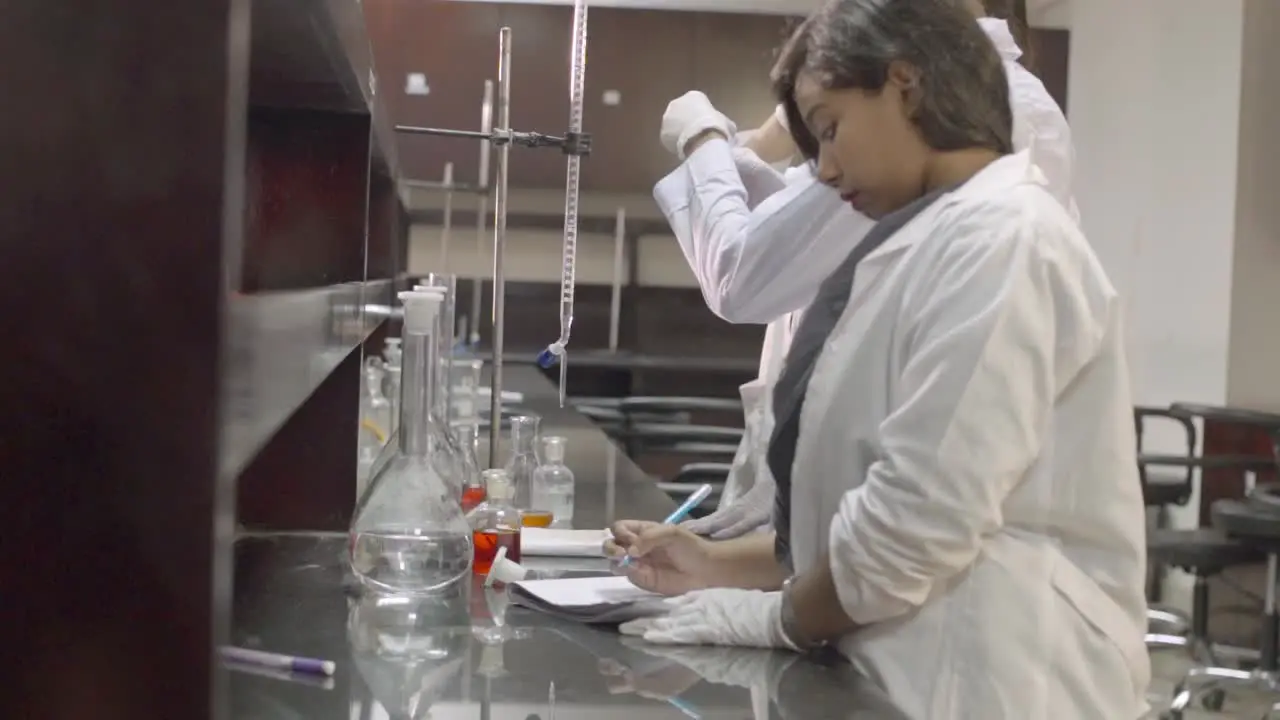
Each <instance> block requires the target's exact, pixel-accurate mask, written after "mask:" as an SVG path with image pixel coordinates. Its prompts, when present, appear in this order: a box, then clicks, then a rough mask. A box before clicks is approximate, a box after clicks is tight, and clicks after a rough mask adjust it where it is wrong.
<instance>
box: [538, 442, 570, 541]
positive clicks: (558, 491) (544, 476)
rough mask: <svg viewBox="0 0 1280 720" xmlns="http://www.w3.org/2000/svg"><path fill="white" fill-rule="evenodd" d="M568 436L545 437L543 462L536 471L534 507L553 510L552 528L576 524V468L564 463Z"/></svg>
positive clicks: (568, 526)
mask: <svg viewBox="0 0 1280 720" xmlns="http://www.w3.org/2000/svg"><path fill="white" fill-rule="evenodd" d="M566 443H567V441H566V440H565V438H563V437H560V436H558V435H550V436H547V437H544V438H542V464H541V465H539V466H538V469H537V470H536V471H534V473H533V506H534V507H536V508H543V509H545V510H549V511H550V512H551V518H552V523H551V525H552V527H558V528H570V527H573V471H572V470H570V469H569V467H568V466H567V465H565V464H564V455H565V445H566Z"/></svg>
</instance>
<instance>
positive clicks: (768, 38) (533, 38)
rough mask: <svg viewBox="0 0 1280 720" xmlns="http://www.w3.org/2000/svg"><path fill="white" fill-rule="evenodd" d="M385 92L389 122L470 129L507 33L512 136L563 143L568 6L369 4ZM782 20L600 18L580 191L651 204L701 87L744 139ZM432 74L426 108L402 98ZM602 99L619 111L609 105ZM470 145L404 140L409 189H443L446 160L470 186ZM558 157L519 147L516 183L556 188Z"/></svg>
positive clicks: (591, 54)
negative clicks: (675, 122)
mask: <svg viewBox="0 0 1280 720" xmlns="http://www.w3.org/2000/svg"><path fill="white" fill-rule="evenodd" d="M366 4H367V7H366V11H365V12H366V15H367V16H369V18H370V20H369V24H370V31H371V33H372V36H373V42H374V48H375V49H374V56H375V59H376V62H377V64H378V73H379V78H380V80H379V84H378V87H379V90H380V91H382V92H384V93H385V96H386V97H388V98H389V100H388V106H389V108H390V110H391V112H392V116H393V119H394V120H395V122H397V123H401V124H410V125H420V126H428V127H443V128H450V129H466V130H470V129H476V128H477V127H478V126H479V120H480V102H481V98H482V93H483V83H484V80H486V79H492V80H496V78H497V62H498V38H497V33H498V29H499V28H500V27H502V26H504V25H505V26H508V27H510V28H511V30H512V58H513V63H512V65H513V68H512V99H511V120H512V126H513V127H514V128H515V129H516V130H521V131H536V132H543V133H548V134H560V133H562V132H564V130H565V129H566V128H567V125H568V87H569V59H570V34H571V32H572V21H573V12H572V8H571V7H568V6H556V5H534V4H505V5H499V4H492V3H465V2H445V1H443V0H366ZM787 22H788V21H787V19H785V18H782V17H779V16H768V15H743V14H730V13H691V12H674V11H657V10H621V9H617V8H594V9H592V10H591V12H590V15H589V21H588V29H589V33H588V37H589V39H588V53H587V56H588V57H587V79H586V83H587V84H586V105H585V118H586V128H587V130H588V132H590V133H591V134H592V139H593V152H592V156H591V157H590V158H588V159H587V160H586V161H585V162H584V164H583V168H584V170H583V172H584V178H583V188H584V189H585V190H587V191H625V192H647V191H648V190H649V189H650V188H651V187H652V186H653V183H654V182H656V181H657V180H658V179H659V178H660V177H661V176H662V175H663V174H665V173H666V172H668V171H669V170H670V169H671V168H672V167H673V166H674V164H675V163H674V160H673V159H672V158H671V157H670V156H669V155H668V154H667V153H665V152H664V151H663V150H662V148H661V146H660V145H659V144H658V129H659V127H660V124H661V121H662V112H663V110H664V109H665V108H666V106H667V103H668V102H669V101H670V100H671V99H673V98H675V97H676V96H678V95H680V94H681V93H683V92H685V91H687V90H692V89H701V90H704V91H706V92H707V93H708V94H709V95H710V96H711V97H712V99H713V100H714V101H715V102H716V103H717V105H719V106H720V107H721V109H723V110H724V111H725V112H726V113H728V114H729V115H730V116H731V117H733V118H734V120H736V121H737V122H739V123H741V124H742V125H743V126H744V127H747V126H754V125H756V124H758V123H759V122H761V121H762V120H764V119H765V118H766V117H767V116H768V113H769V112H770V111H771V109H772V107H773V101H772V98H771V97H770V95H769V82H768V75H769V69H770V67H771V66H772V62H773V56H774V52H775V50H776V48H777V47H778V45H780V44H781V42H782V39H783V28H784V27H785V26H786V24H787ZM409 72H422V73H424V74H426V76H427V79H428V82H429V84H430V87H431V93H430V95H427V96H410V95H406V94H405V92H404V83H405V75H406V73H409ZM606 90H617V91H618V92H619V93H620V94H621V98H622V99H621V104H620V105H617V106H607V105H605V104H604V102H603V98H602V96H603V93H604V91H606ZM478 156H479V148H478V147H477V145H476V141H473V140H457V139H445V138H435V137H428V136H421V135H416V136H411V135H401V136H400V157H401V161H402V165H403V167H404V170H405V174H406V176H407V177H411V178H415V179H421V180H439V179H440V178H441V176H442V173H443V166H444V163H445V162H446V161H451V162H453V163H454V177H455V179H457V180H459V181H460V182H468V183H469V182H474V181H475V180H476V179H477V178H476V175H477V172H476V171H477V164H478ZM564 172H565V162H564V156H563V155H562V154H561V153H560V152H559V151H557V150H554V149H546V148H542V149H528V148H513V149H512V151H511V180H510V181H511V185H512V186H513V187H525V188H549V189H555V188H560V187H563V185H564Z"/></svg>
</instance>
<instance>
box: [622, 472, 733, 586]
mask: <svg viewBox="0 0 1280 720" xmlns="http://www.w3.org/2000/svg"><path fill="white" fill-rule="evenodd" d="M710 495H711V486H710V485H703V486H702V487H700V488H698V489H697V490H695V491H694V493H693V494H692V495H690V496H689V498H688V499H687V500H685V501H684V502H683V503H681V504H680V507H678V508H676V509H675V511H674V512H672V513H671V514H670V515H668V516H667V519H666V520H663V521H662V524H663V525H675V524H676V523H678V522H682V521H683V520H684V519H685V518H686V517H688V515H689V513H690V512H693V509H694V508H696V507H698V506H699V505H701V504H702V501H703V500H706V499H707V497H709V496H710ZM630 564H631V555H624V556H623V558H622V560H620V561H618V566H619V567H627V566H628V565H630Z"/></svg>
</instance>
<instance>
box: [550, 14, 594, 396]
mask: <svg viewBox="0 0 1280 720" xmlns="http://www.w3.org/2000/svg"><path fill="white" fill-rule="evenodd" d="M586 77H587V3H586V2H585V0H575V2H574V3H573V49H572V54H571V55H570V59H569V135H571V136H577V135H581V133H582V107H583V104H584V97H583V93H584V85H585V84H586ZM581 165H582V158H581V156H579V155H573V154H571V155H569V156H568V158H567V159H566V160H565V182H564V248H563V250H562V251H561V255H560V337H558V338H556V341H555V342H553V343H551V344H550V345H548V346H547V348H546V349H545V350H543V351H542V352H541V353H539V354H538V365H540V366H542V367H543V368H549V367H551V366H552V365H555V364H556V363H560V407H564V401H565V388H566V381H567V380H568V372H569V357H568V353H567V352H566V349H565V348H566V346H567V345H568V344H569V331H570V330H571V329H572V327H573V286H574V266H575V265H576V264H577V262H578V186H579V182H580V172H581Z"/></svg>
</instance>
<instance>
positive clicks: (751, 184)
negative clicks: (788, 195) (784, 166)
mask: <svg viewBox="0 0 1280 720" xmlns="http://www.w3.org/2000/svg"><path fill="white" fill-rule="evenodd" d="M733 164H734V166H736V167H737V168H738V177H740V178H742V186H743V187H744V188H746V190H747V208H748V209H750V210H755V209H756V206H757V205H759V204H760V203H762V202H764V201H765V200H767V199H769V196H770V195H773V194H774V193H776V192H778V191H779V190H782V189H783V188H785V187H786V186H787V181H786V180H785V179H784V178H783V175H782V173H780V172H778V171H777V170H775V169H774V168H773V166H772V165H770V164H769V163H766V162H765V161H763V160H761V159H760V156H759V155H756V154H755V153H754V152H752V151H751V150H748V149H747V148H744V147H735V148H734V149H733Z"/></svg>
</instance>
